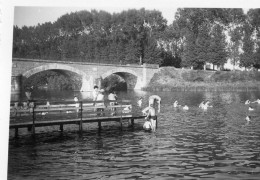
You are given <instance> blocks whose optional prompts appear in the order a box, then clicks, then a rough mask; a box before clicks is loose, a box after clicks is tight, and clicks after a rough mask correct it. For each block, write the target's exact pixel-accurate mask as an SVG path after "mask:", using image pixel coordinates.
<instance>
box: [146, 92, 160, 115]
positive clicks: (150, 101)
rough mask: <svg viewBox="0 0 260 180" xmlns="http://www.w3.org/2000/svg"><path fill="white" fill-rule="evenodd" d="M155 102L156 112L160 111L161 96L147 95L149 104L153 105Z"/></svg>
mask: <svg viewBox="0 0 260 180" xmlns="http://www.w3.org/2000/svg"><path fill="white" fill-rule="evenodd" d="M155 102H156V103H157V104H158V113H159V112H160V111H161V98H160V97H159V96H158V95H152V96H150V97H149V106H150V105H153V107H154V104H155Z"/></svg>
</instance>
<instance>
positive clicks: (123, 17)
mask: <svg viewBox="0 0 260 180" xmlns="http://www.w3.org/2000/svg"><path fill="white" fill-rule="evenodd" d="M259 16H260V9H250V10H249V11H248V12H247V14H245V13H244V12H243V10H242V9H223V8H196V9H195V8H180V9H178V10H177V12H176V15H175V20H174V21H173V22H172V23H171V24H170V25H168V26H167V22H166V20H165V18H164V17H163V16H162V13H161V12H160V11H157V10H145V9H144V8H143V9H140V10H136V9H130V10H127V11H122V12H120V13H113V14H110V13H108V12H105V11H96V10H92V11H90V12H89V11H79V12H73V13H70V14H65V15H63V16H61V17H60V18H58V19H57V21H55V22H54V23H51V22H47V23H44V24H38V25H37V26H33V27H26V26H24V27H22V28H19V27H17V26H14V32H13V37H14V38H13V57H20V58H38V59H49V60H63V61H83V62H101V63H121V64H137V63H138V64H142V63H156V64H159V65H160V66H175V67H191V66H193V67H194V68H196V69H202V68H203V66H204V65H205V63H206V62H209V63H212V64H214V65H218V66H220V67H221V66H223V64H224V63H225V62H226V61H227V60H228V59H230V60H231V62H232V63H233V64H234V65H236V64H238V63H240V66H244V67H247V68H250V67H255V68H259V67H260V41H259V39H260V20H259Z"/></svg>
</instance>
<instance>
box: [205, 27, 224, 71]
mask: <svg viewBox="0 0 260 180" xmlns="http://www.w3.org/2000/svg"><path fill="white" fill-rule="evenodd" d="M227 56H228V54H227V51H226V42H225V35H224V33H223V28H222V27H221V26H220V25H218V24H217V25H215V26H214V27H213V30H212V36H211V40H210V47H209V59H208V62H210V63H212V64H214V65H218V66H222V65H224V63H226V61H227ZM213 67H214V66H213Z"/></svg>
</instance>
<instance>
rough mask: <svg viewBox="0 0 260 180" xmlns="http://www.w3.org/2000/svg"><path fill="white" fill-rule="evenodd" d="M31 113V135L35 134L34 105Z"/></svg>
mask: <svg viewBox="0 0 260 180" xmlns="http://www.w3.org/2000/svg"><path fill="white" fill-rule="evenodd" d="M32 114H33V125H32V135H33V136H34V135H35V112H34V107H33V108H32Z"/></svg>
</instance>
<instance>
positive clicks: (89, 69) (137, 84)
mask: <svg viewBox="0 0 260 180" xmlns="http://www.w3.org/2000/svg"><path fill="white" fill-rule="evenodd" d="M158 69H159V66H158V65H151V64H143V65H115V64H113V65H111V64H97V63H85V62H68V61H55V60H39V59H21V58H13V61H12V88H11V89H12V93H14V92H20V90H21V84H22V80H23V79H24V78H29V77H30V76H32V75H34V74H36V73H39V72H42V71H47V70H57V71H59V72H62V73H64V74H66V73H67V74H68V75H69V76H70V78H80V79H81V81H82V87H81V91H91V90H92V89H93V86H94V85H95V84H100V82H101V80H102V79H105V78H106V77H108V76H110V75H111V74H116V75H119V76H121V77H122V78H123V79H124V80H125V82H126V83H127V88H128V89H141V88H142V87H145V86H146V85H147V84H148V83H149V82H150V80H151V78H152V77H153V75H154V73H156V72H157V71H158ZM68 72H70V73H68ZM72 73H73V74H75V76H74V77H72V75H71V74H72Z"/></svg>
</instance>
